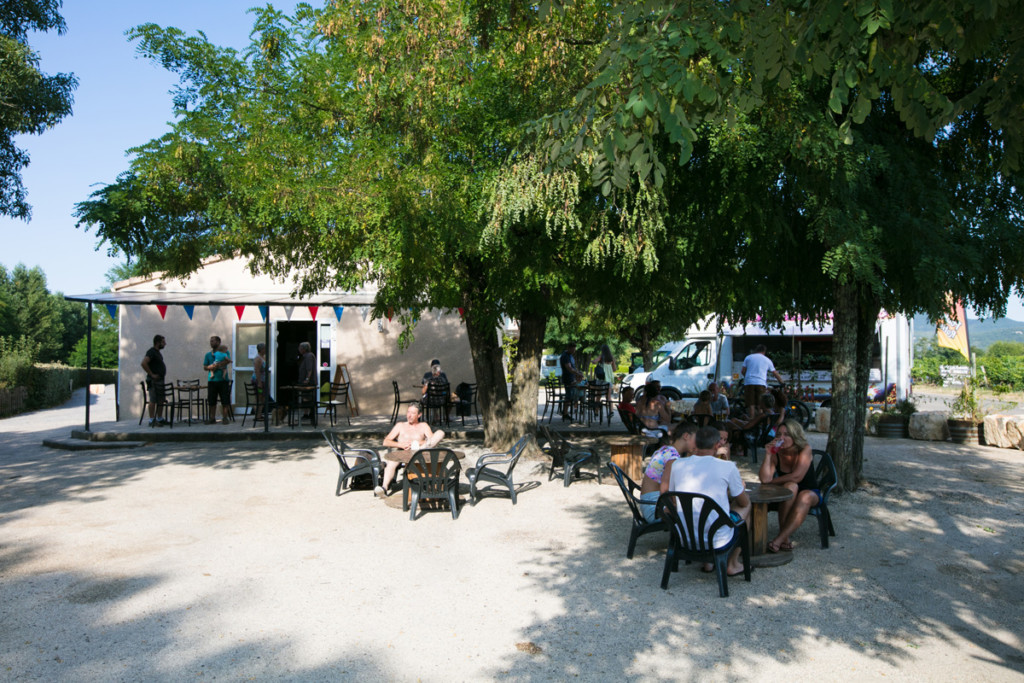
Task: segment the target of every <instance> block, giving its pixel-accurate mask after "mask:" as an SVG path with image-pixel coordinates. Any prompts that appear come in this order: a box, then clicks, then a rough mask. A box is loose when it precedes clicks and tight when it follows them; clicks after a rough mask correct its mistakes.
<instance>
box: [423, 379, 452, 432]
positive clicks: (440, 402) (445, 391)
mask: <svg viewBox="0 0 1024 683" xmlns="http://www.w3.org/2000/svg"><path fill="white" fill-rule="evenodd" d="M451 396H452V390H451V385H450V384H448V383H447V382H444V383H442V382H430V383H428V384H427V395H426V397H425V400H424V401H423V413H424V414H423V420H424V421H425V422H426V423H427V424H431V425H436V424H440V423H442V422H443V423H444V424H445V425H448V426H450V422H449V418H448V412H449V408H450V407H451Z"/></svg>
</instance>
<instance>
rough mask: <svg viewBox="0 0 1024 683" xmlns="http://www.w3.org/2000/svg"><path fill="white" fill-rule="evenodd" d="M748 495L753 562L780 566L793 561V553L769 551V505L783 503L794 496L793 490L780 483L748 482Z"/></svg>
mask: <svg viewBox="0 0 1024 683" xmlns="http://www.w3.org/2000/svg"><path fill="white" fill-rule="evenodd" d="M745 488H746V491H747V495H748V496H750V504H751V510H750V544H751V552H752V557H751V558H750V562H751V564H753V565H754V566H755V567H778V566H780V565H783V564H789V563H790V562H792V561H793V553H792V552H790V551H788V550H780V551H779V552H777V553H769V552H768V506H769V505H770V504H772V503H781V502H783V501H786V500H789V499H790V498H792V497H793V492H792V491H790V490H789V489H788V488H786V487H785V486H780V485H779V484H761V483H758V482H746V487H745Z"/></svg>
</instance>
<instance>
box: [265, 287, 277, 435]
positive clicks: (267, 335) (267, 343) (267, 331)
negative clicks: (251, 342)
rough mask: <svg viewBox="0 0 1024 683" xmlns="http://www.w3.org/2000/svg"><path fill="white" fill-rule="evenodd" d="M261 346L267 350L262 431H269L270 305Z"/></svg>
mask: <svg viewBox="0 0 1024 683" xmlns="http://www.w3.org/2000/svg"><path fill="white" fill-rule="evenodd" d="M263 348H264V349H266V351H267V360H265V361H263V372H264V377H265V378H266V379H264V380H263V433H264V434H267V433H269V432H270V401H269V400H267V399H268V397H269V396H270V358H271V357H272V356H273V355H274V354H271V352H270V306H269V305H268V306H267V317H266V319H265V320H264V321H263Z"/></svg>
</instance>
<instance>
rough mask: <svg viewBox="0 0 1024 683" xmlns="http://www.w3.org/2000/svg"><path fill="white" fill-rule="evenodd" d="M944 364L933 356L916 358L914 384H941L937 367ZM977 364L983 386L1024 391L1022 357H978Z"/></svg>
mask: <svg viewBox="0 0 1024 683" xmlns="http://www.w3.org/2000/svg"><path fill="white" fill-rule="evenodd" d="M945 364H946V361H944V360H942V359H940V358H937V357H934V356H932V357H926V358H918V359H916V360H915V361H914V368H913V370H912V371H911V375H912V376H913V378H914V381H916V382H925V383H927V384H941V383H942V378H941V377H940V376H939V366H940V365H945ZM977 364H978V378H979V379H982V380H983V386H990V387H1003V388H1006V389H1010V390H1014V391H1021V390H1024V356H987V355H986V356H979V357H978V359H977ZM983 370H984V372H982V371H983Z"/></svg>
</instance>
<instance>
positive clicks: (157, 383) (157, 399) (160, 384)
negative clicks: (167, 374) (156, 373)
mask: <svg viewBox="0 0 1024 683" xmlns="http://www.w3.org/2000/svg"><path fill="white" fill-rule="evenodd" d="M146 391H147V392H148V393H149V402H150V403H156V404H158V405H159V404H161V403H166V402H167V399H166V397H165V395H164V378H163V377H161V378H159V379H153V378H152V377H147V378H146Z"/></svg>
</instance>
